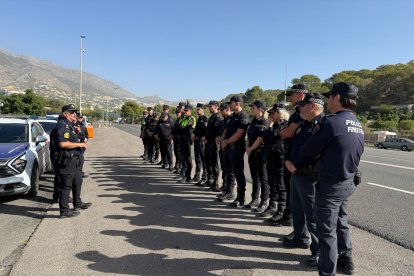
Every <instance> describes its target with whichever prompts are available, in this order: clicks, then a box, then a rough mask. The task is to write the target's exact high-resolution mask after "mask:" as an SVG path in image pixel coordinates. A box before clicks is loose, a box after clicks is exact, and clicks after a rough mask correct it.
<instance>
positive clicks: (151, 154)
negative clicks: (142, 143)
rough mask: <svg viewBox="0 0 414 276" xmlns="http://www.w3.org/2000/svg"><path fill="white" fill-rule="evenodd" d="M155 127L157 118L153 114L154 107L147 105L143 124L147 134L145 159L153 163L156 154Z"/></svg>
mask: <svg viewBox="0 0 414 276" xmlns="http://www.w3.org/2000/svg"><path fill="white" fill-rule="evenodd" d="M156 127H157V118H156V117H155V114H154V109H153V108H152V107H148V117H147V120H146V124H145V130H146V134H147V136H148V158H147V161H148V162H150V163H155V162H156V160H155V158H158V156H156V139H155V136H154V135H155V128H156Z"/></svg>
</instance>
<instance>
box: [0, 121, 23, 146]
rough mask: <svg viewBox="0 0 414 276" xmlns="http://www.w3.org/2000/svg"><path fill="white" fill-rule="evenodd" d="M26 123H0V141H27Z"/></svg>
mask: <svg viewBox="0 0 414 276" xmlns="http://www.w3.org/2000/svg"><path fill="white" fill-rule="evenodd" d="M27 130H28V128H27V125H26V124H0V133H1V135H0V143H27V141H28V135H27V133H28V131H27Z"/></svg>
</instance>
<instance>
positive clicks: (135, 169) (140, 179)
mask: <svg viewBox="0 0 414 276" xmlns="http://www.w3.org/2000/svg"><path fill="white" fill-rule="evenodd" d="M89 163H90V165H91V167H92V168H93V169H94V171H95V173H90V177H91V178H93V179H94V181H95V182H96V183H98V186H99V187H100V188H101V190H102V193H101V194H100V195H99V196H100V197H106V198H113V201H112V204H123V205H125V203H129V205H131V204H132V205H135V206H132V207H123V209H124V210H128V211H131V213H134V212H135V215H118V214H108V215H106V216H105V218H106V219H113V220H127V221H129V223H130V224H131V225H134V226H136V227H135V229H134V230H132V231H120V230H118V229H116V230H115V229H113V230H105V231H102V232H101V234H102V235H108V236H120V237H124V238H125V241H127V242H128V243H130V244H132V245H133V246H135V247H137V248H141V249H145V250H142V251H144V252H146V251H148V250H151V251H163V252H155V253H149V254H130V255H128V254H127V255H125V256H123V257H117V258H111V257H108V256H105V255H103V254H101V253H99V252H97V251H86V252H81V253H79V254H77V255H76V256H77V257H78V258H80V259H82V260H86V261H89V262H91V263H90V264H89V265H88V267H89V268H90V269H93V270H95V271H99V272H107V273H117V274H130V275H137V274H139V275H215V274H214V273H211V271H217V270H219V271H220V270H228V269H231V270H232V271H233V270H237V269H243V273H246V272H247V271H248V270H249V269H266V270H286V271H312V269H310V268H308V267H306V266H305V265H303V264H302V262H304V260H305V259H306V256H304V255H299V254H295V253H286V252H285V251H286V250H285V249H284V250H278V248H279V249H280V248H281V243H280V242H279V241H278V238H280V237H281V235H278V234H275V233H272V232H274V231H275V230H273V231H267V232H266V231H259V230H255V229H260V226H262V225H263V223H262V220H261V219H258V218H257V217H256V216H255V215H252V214H254V213H252V212H251V211H249V210H247V209H231V208H228V207H227V204H226V203H222V202H217V201H215V195H214V194H213V193H209V192H207V191H206V190H205V188H199V187H195V186H194V185H193V184H187V183H186V184H181V183H176V178H175V175H174V174H172V173H171V172H169V171H167V170H164V169H160V168H159V167H158V166H155V165H148V164H144V163H143V162H142V161H140V160H139V159H138V158H136V157H113V156H111V157H96V158H89ZM110 183H113V184H110ZM111 191H114V192H116V193H117V194H113V195H112V194H110V193H108V192H111ZM119 191H124V193H119ZM114 209H117V207H116V206H114ZM262 227H263V226H262ZM252 228H254V229H252ZM266 229H273V228H270V227H267V228H266ZM166 251H167V252H175V253H174V254H173V255H172V256H170V255H166V254H165V252H166ZM200 256H203V257H200ZM240 258H243V260H240ZM278 261H279V262H278ZM282 261H283V262H282ZM243 275H248V274H243Z"/></svg>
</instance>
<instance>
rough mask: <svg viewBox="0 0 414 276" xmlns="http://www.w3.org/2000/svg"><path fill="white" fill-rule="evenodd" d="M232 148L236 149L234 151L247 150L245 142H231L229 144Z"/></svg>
mask: <svg viewBox="0 0 414 276" xmlns="http://www.w3.org/2000/svg"><path fill="white" fill-rule="evenodd" d="M228 146H229V148H230V150H234V151H238V152H245V151H246V147H245V144H244V143H237V142H235V143H231V144H230V145H228Z"/></svg>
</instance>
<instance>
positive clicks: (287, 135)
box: [270, 83, 309, 236]
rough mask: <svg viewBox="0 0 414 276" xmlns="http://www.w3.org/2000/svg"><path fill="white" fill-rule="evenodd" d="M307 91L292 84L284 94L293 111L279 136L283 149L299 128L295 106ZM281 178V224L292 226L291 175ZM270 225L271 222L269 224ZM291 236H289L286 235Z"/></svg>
mask: <svg viewBox="0 0 414 276" xmlns="http://www.w3.org/2000/svg"><path fill="white" fill-rule="evenodd" d="M308 92H309V91H308V89H307V87H306V85H305V84H301V83H299V84H294V85H292V87H291V88H290V89H289V90H288V91H287V92H286V95H287V96H289V100H290V102H291V103H292V105H294V106H295V111H294V112H293V114H292V115H291V116H290V117H289V121H288V126H287V127H286V128H285V129H283V130H282V131H281V132H280V136H281V137H282V138H283V139H285V147H286V149H288V148H289V147H290V145H291V143H292V140H293V136H295V133H296V129H297V128H298V127H299V124H300V123H301V122H302V121H303V119H302V117H300V110H299V107H298V106H296V104H297V102H299V101H302V100H303V99H304V98H305V95H306V94H307V93H308ZM284 170H285V171H284V172H283V177H284V183H285V186H286V191H287V202H286V209H285V213H284V214H283V220H282V221H281V224H282V225H284V226H292V225H293V222H292V215H291V213H290V202H289V201H290V176H291V173H290V172H289V170H287V169H286V167H285V169H284ZM270 223H272V222H270ZM288 236H291V235H288Z"/></svg>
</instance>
